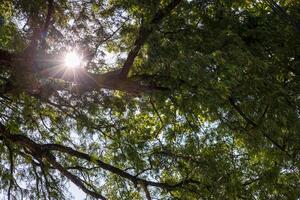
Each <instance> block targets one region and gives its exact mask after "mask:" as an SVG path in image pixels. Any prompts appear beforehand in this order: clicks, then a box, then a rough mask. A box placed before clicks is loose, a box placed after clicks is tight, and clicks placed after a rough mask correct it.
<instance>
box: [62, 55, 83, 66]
mask: <svg viewBox="0 0 300 200" xmlns="http://www.w3.org/2000/svg"><path fill="white" fill-rule="evenodd" d="M64 62H65V65H66V67H70V68H75V67H80V65H81V63H82V58H81V56H80V55H79V54H78V53H77V52H76V51H71V52H68V53H66V55H65V59H64Z"/></svg>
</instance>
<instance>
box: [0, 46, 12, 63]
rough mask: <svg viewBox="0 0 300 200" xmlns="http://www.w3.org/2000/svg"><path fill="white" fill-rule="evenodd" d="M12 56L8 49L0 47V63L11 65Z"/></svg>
mask: <svg viewBox="0 0 300 200" xmlns="http://www.w3.org/2000/svg"><path fill="white" fill-rule="evenodd" d="M13 56H14V55H13V54H12V53H10V52H9V51H6V50H2V49H0V65H11V63H12V58H13Z"/></svg>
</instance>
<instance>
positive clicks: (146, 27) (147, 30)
mask: <svg viewBox="0 0 300 200" xmlns="http://www.w3.org/2000/svg"><path fill="white" fill-rule="evenodd" d="M180 2H181V0H173V1H172V2H171V3H170V4H169V5H168V6H166V7H165V8H162V9H159V10H158V11H157V13H156V14H155V15H154V16H153V18H152V20H151V22H150V23H149V24H142V26H141V27H140V30H139V34H138V36H137V38H136V40H135V42H134V45H133V48H132V49H131V51H130V52H129V54H128V56H127V59H126V61H125V63H124V64H123V67H122V71H121V73H120V77H121V78H123V79H125V78H127V75H128V72H129V70H130V68H131V67H132V65H133V62H134V59H135V57H136V56H137V55H138V53H139V51H140V49H141V48H142V46H143V45H144V44H145V42H146V40H147V39H148V37H149V35H150V34H151V33H152V32H153V31H154V27H155V26H157V25H158V24H159V23H161V21H162V19H163V18H164V17H166V16H167V15H169V14H170V12H171V11H172V10H173V9H174V8H175V7H176V6H177V5H178V4H179V3H180Z"/></svg>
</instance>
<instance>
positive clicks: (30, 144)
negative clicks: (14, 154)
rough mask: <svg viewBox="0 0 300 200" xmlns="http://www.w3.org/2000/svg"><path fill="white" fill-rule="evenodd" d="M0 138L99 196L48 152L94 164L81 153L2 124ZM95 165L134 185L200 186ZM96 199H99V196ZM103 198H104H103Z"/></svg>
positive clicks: (168, 187)
mask: <svg viewBox="0 0 300 200" xmlns="http://www.w3.org/2000/svg"><path fill="white" fill-rule="evenodd" d="M0 136H2V137H3V138H4V139H6V140H8V141H10V142H13V143H15V144H18V145H19V146H22V147H26V148H28V149H29V150H30V153H31V155H32V156H34V157H37V158H39V157H43V158H46V159H47V161H48V162H49V163H50V164H52V166H53V167H54V168H56V169H58V170H59V171H60V172H61V173H62V174H64V175H65V176H66V177H67V178H69V179H70V180H71V181H72V182H73V183H74V184H75V185H77V186H78V187H80V188H81V189H82V190H83V191H85V192H86V193H87V194H90V195H92V196H94V197H95V196H96V195H100V194H97V193H94V192H92V191H90V190H88V189H87V188H86V187H85V186H84V185H83V183H82V182H81V180H79V179H78V177H76V176H74V175H73V174H71V173H70V172H68V171H67V170H66V169H65V168H64V167H63V166H61V165H60V164H59V163H58V162H57V161H56V160H55V157H54V156H53V155H52V154H51V153H50V151H59V152H62V153H67V154H69V156H75V157H77V158H81V159H84V160H87V161H89V162H91V163H92V162H95V160H94V159H93V158H92V157H91V156H90V155H88V154H86V153H82V152H79V151H76V150H74V149H72V148H70V147H66V146H63V145H59V144H37V143H36V142H34V141H33V140H31V139H29V138H28V137H26V136H25V135H21V134H11V133H9V132H8V131H7V130H6V128H5V126H4V125H3V124H0ZM96 162H97V165H98V166H99V167H100V168H102V169H104V170H107V171H109V172H111V173H113V174H116V175H118V176H120V177H123V178H125V179H127V180H130V181H131V182H133V183H134V184H135V185H139V184H140V185H143V186H154V187H159V188H162V189H166V190H174V189H176V188H178V187H181V186H183V185H187V184H189V183H197V184H200V183H199V182H198V181H194V180H183V181H181V182H179V183H177V184H168V183H160V182H154V181H147V180H145V179H142V178H138V177H136V176H133V175H131V174H129V173H127V172H125V171H123V170H121V169H119V168H117V167H114V166H112V165H110V164H107V163H105V162H103V161H101V160H99V159H97V160H96ZM97 198H100V197H99V196H98V197H97ZM103 198H104V197H103Z"/></svg>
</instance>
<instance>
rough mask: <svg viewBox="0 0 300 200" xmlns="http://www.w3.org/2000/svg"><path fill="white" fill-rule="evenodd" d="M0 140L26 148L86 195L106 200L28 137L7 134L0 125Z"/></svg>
mask: <svg viewBox="0 0 300 200" xmlns="http://www.w3.org/2000/svg"><path fill="white" fill-rule="evenodd" d="M0 137H2V138H0V139H4V140H7V141H9V142H11V143H14V144H17V145H19V146H20V147H23V148H27V149H28V150H29V151H28V152H29V153H30V154H31V155H32V156H33V157H34V158H36V159H37V160H42V158H44V159H46V160H47V161H48V162H49V163H50V164H51V165H52V166H53V167H54V168H55V169H57V170H58V171H60V173H62V174H63V175H64V176H66V177H67V178H68V179H69V180H70V181H72V182H73V183H74V184H75V185H77V186H78V187H79V188H80V189H82V190H83V191H84V192H85V193H86V194H89V195H91V196H93V197H95V198H97V199H102V200H106V198H105V197H103V196H102V195H101V194H99V193H96V192H93V191H91V190H89V189H88V188H87V187H86V186H85V185H84V183H83V182H82V181H81V180H80V179H79V178H78V177H77V176H75V175H73V174H72V173H70V172H69V171H68V170H66V169H65V168H64V167H63V166H62V165H61V164H59V163H58V162H57V161H56V159H55V157H54V156H53V155H52V154H51V153H50V152H49V151H45V149H44V148H42V146H43V145H39V144H37V143H36V142H34V141H33V140H31V139H29V138H28V137H26V136H24V135H20V134H11V133H9V132H8V131H7V130H6V128H5V126H4V125H3V124H0Z"/></svg>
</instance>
